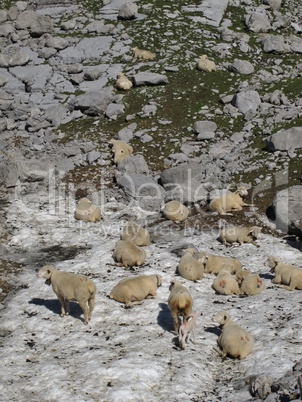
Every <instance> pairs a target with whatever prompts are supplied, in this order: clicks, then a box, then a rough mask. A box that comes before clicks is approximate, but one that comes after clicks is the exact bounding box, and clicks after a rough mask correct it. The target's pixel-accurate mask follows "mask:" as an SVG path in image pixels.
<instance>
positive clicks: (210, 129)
mask: <svg viewBox="0 0 302 402" xmlns="http://www.w3.org/2000/svg"><path fill="white" fill-rule="evenodd" d="M216 130H217V124H216V123H214V122H213V121H208V120H204V121H203V120H198V121H196V122H195V123H194V124H193V133H194V134H197V139H198V140H201V141H202V140H211V139H213V138H214V137H215V131H216Z"/></svg>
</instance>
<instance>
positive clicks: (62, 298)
mask: <svg viewBox="0 0 302 402" xmlns="http://www.w3.org/2000/svg"><path fill="white" fill-rule="evenodd" d="M57 296H58V299H59V301H60V303H61V317H64V315H65V299H64V297H63V296H61V295H60V294H59V293H57Z"/></svg>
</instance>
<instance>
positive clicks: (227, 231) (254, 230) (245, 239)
mask: <svg viewBox="0 0 302 402" xmlns="http://www.w3.org/2000/svg"><path fill="white" fill-rule="evenodd" d="M261 230H262V228H261V227H259V226H251V227H246V226H230V227H223V228H222V229H221V231H220V238H221V240H222V242H223V244H224V245H225V246H227V245H228V244H232V243H239V244H240V245H242V244H243V243H251V244H253V245H254V246H256V247H259V245H258V244H257V243H256V242H255V240H256V239H258V238H259V237H260V234H261Z"/></svg>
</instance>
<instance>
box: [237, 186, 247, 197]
mask: <svg viewBox="0 0 302 402" xmlns="http://www.w3.org/2000/svg"><path fill="white" fill-rule="evenodd" d="M236 193H238V194H239V195H240V196H241V197H244V196H246V195H248V191H247V188H246V187H245V186H239V187H238V188H237V190H236Z"/></svg>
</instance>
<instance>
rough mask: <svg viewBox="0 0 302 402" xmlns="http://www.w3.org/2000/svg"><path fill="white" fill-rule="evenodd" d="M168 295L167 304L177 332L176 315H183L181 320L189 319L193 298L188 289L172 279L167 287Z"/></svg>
mask: <svg viewBox="0 0 302 402" xmlns="http://www.w3.org/2000/svg"><path fill="white" fill-rule="evenodd" d="M169 290H170V295H169V298H168V306H169V309H170V313H171V316H172V318H173V323H174V330H175V333H176V334H178V331H179V322H178V317H179V316H182V317H183V322H187V321H188V320H189V315H190V314H191V312H192V307H193V300H192V297H191V295H190V293H189V291H188V289H187V288H186V287H185V286H183V285H182V284H181V283H180V282H179V281H172V282H171V284H170V287H169Z"/></svg>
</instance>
